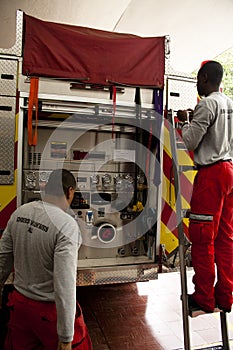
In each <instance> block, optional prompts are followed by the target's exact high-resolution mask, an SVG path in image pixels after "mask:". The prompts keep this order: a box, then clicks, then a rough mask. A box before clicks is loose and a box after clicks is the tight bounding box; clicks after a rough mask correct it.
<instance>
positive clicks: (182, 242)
mask: <svg viewBox="0 0 233 350" xmlns="http://www.w3.org/2000/svg"><path fill="white" fill-rule="evenodd" d="M167 117H168V122H169V135H170V145H171V153H172V167H173V176H174V189H175V203H176V218H177V229H178V241H179V247H178V248H179V260H180V279H181V301H182V318H183V332H184V349H185V350H190V349H191V344H190V331H189V316H190V315H189V310H188V293H187V275H186V262H185V248H186V244H187V238H186V236H185V233H184V227H183V218H184V214H183V213H184V210H183V209H182V202H181V186H180V173H181V172H183V171H187V170H194V167H192V166H186V165H181V166H180V165H179V164H178V154H177V151H178V142H177V140H178V139H177V134H176V129H175V123H174V117H173V112H172V111H169V112H168V115H167ZM218 311H220V310H218ZM219 313H220V322H221V334H222V345H218V346H211V347H205V348H202V349H209V350H214V349H216V350H217V349H224V350H230V346H229V340H228V329H227V317H226V313H225V312H222V311H220V312H219ZM203 314H204V313H203ZM196 316H198V314H195V313H192V314H191V317H196Z"/></svg>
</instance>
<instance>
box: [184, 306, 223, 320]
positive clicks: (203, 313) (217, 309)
mask: <svg viewBox="0 0 233 350" xmlns="http://www.w3.org/2000/svg"><path fill="white" fill-rule="evenodd" d="M215 312H223V311H222V310H220V309H219V308H217V307H216V308H215V309H214V313H215ZM211 314H212V313H208V312H205V311H203V310H196V311H191V310H190V311H189V316H190V317H191V318H194V317H197V316H201V315H211Z"/></svg>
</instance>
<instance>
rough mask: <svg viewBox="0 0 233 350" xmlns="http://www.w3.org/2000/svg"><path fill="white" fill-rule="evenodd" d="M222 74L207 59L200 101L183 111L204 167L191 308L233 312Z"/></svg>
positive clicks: (227, 107) (229, 140)
mask: <svg viewBox="0 0 233 350" xmlns="http://www.w3.org/2000/svg"><path fill="white" fill-rule="evenodd" d="M222 77H223V67H222V66H221V64H220V63H218V62H216V61H207V62H205V63H204V64H203V65H202V66H201V68H200V69H199V72H198V75H197V91H198V94H199V96H200V97H201V100H200V102H199V103H198V104H197V105H196V107H195V109H194V111H193V114H192V113H191V115H190V114H189V113H188V112H187V111H178V112H177V117H178V119H179V120H180V121H181V122H183V125H182V137H183V140H184V142H185V145H186V147H187V149H188V150H192V151H194V162H195V164H196V167H197V169H198V172H197V175H196V177H195V179H194V185H193V194H192V198H191V203H190V218H189V220H190V224H189V234H190V240H191V242H192V248H191V254H192V264H193V268H194V276H193V283H194V287H195V290H194V293H193V294H192V295H189V296H188V302H189V309H190V311H194V310H198V309H199V310H202V311H204V312H207V313H208V312H213V311H214V309H215V307H218V308H220V309H221V310H223V311H224V312H230V311H231V307H232V291H233V163H232V158H233V101H232V100H231V99H230V98H228V97H227V96H226V95H224V94H223V93H221V92H220V84H221V81H222ZM188 114H189V120H190V122H188V121H187V120H188ZM215 264H216V271H217V272H216V276H215Z"/></svg>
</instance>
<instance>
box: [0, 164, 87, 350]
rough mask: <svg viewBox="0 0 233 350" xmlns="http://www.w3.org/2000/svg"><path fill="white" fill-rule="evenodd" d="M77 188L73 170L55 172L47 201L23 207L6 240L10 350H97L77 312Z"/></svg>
mask: <svg viewBox="0 0 233 350" xmlns="http://www.w3.org/2000/svg"><path fill="white" fill-rule="evenodd" d="M75 188H76V181H75V178H74V176H73V175H72V174H71V173H70V172H69V171H68V170H65V169H57V170H54V171H53V172H52V173H51V175H50V177H49V180H48V183H47V185H46V186H45V197H44V200H43V201H35V202H31V203H27V204H24V205H22V206H21V207H19V208H18V209H17V210H16V211H15V212H14V213H13V214H12V216H11V218H10V220H9V222H8V224H7V227H6V229H5V231H4V233H3V236H2V238H1V239H0V289H2V288H3V285H4V283H5V281H6V279H7V277H8V275H9V273H10V272H11V271H12V269H13V268H14V291H13V293H12V294H10V296H9V302H8V306H9V307H10V308H11V314H10V321H9V324H8V334H7V337H6V345H5V348H6V350H8V349H12V350H23V349H24V350H26V349H27V350H33V349H41V350H70V349H71V346H72V341H73V344H76V345H78V346H77V349H83V350H84V349H85V350H90V349H91V348H92V347H91V341H90V339H89V335H88V331H87V329H86V325H85V323H84V320H83V318H82V312H81V309H80V306H79V305H78V303H77V310H76V273H77V259H78V249H79V247H80V245H81V234H80V230H79V226H78V224H77V222H76V221H75V220H74V219H73V218H72V217H71V216H70V215H69V214H67V213H66V210H67V209H68V207H69V205H70V204H71V202H72V200H73V197H74V191H75ZM80 325H81V326H80ZM76 328H78V330H79V332H78V334H77V331H76V332H75V329H76Z"/></svg>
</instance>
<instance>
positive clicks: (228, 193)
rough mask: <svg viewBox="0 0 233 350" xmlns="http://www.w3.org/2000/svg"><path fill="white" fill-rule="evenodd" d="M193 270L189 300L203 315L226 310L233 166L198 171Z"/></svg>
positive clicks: (232, 279) (231, 279)
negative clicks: (191, 291)
mask: <svg viewBox="0 0 233 350" xmlns="http://www.w3.org/2000/svg"><path fill="white" fill-rule="evenodd" d="M189 233H190V240H191V242H192V248H191V254H192V264H193V268H194V272H195V274H194V277H193V283H194V286H195V291H194V293H193V299H194V300H195V301H196V302H197V303H198V304H199V305H200V306H201V307H202V308H203V309H204V310H207V311H213V309H214V307H215V305H218V306H219V307H221V308H223V309H226V310H230V309H231V306H232V292H233V164H232V162H227V161H226V162H218V163H215V164H213V165H210V166H204V167H202V168H200V170H199V171H198V173H197V175H196V177H195V180H194V186H193V194H192V199H191V215H190V226H189Z"/></svg>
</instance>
